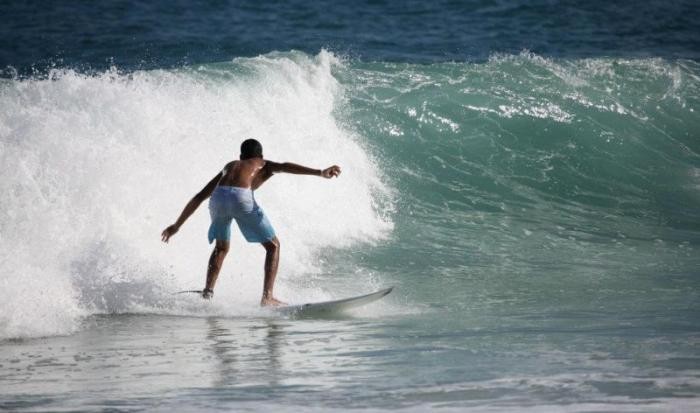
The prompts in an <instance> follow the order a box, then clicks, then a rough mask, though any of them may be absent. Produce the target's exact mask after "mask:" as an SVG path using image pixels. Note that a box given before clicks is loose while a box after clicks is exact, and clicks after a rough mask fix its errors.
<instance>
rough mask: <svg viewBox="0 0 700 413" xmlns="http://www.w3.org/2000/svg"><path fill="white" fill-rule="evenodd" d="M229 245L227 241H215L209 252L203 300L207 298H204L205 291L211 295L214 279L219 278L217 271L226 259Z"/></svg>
mask: <svg viewBox="0 0 700 413" xmlns="http://www.w3.org/2000/svg"><path fill="white" fill-rule="evenodd" d="M229 245H230V243H229V242H228V241H220V240H218V239H217V240H216V245H214V251H212V252H211V257H209V266H208V267H207V285H206V287H204V290H205V294H204V298H209V297H207V296H206V292H207V291H211V292H212V294H213V291H214V285H215V284H216V279H217V278H218V277H219V271H221V266H222V265H223V263H224V258H226V253H228V249H229Z"/></svg>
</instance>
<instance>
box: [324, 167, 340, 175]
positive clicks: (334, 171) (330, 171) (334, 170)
mask: <svg viewBox="0 0 700 413" xmlns="http://www.w3.org/2000/svg"><path fill="white" fill-rule="evenodd" d="M326 171H328V178H333V177H338V176H340V172H341V170H340V167H339V166H338V165H333V166H331V167H329V168H328V169H326Z"/></svg>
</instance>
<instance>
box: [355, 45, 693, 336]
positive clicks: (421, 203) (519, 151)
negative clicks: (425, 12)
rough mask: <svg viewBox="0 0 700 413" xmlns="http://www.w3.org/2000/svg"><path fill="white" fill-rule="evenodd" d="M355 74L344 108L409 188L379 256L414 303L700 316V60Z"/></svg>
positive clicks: (517, 62)
mask: <svg viewBox="0 0 700 413" xmlns="http://www.w3.org/2000/svg"><path fill="white" fill-rule="evenodd" d="M348 72H349V73H348V74H347V82H349V83H352V84H353V85H354V90H353V93H352V98H351V99H350V104H349V107H350V108H351V109H350V112H351V113H350V114H349V115H348V116H349V118H351V119H352V121H353V125H354V127H355V128H356V130H358V131H359V133H360V134H361V135H362V136H366V137H368V141H369V142H371V144H372V145H374V147H375V149H376V151H377V154H378V156H379V157H380V158H382V159H384V160H385V161H386V162H385V169H386V170H387V171H391V174H390V181H391V184H392V186H393V187H394V188H395V189H396V190H397V193H398V194H400V195H399V198H398V200H397V210H398V211H399V213H398V214H397V215H396V217H395V224H396V231H395V233H394V237H395V239H396V240H397V241H398V242H397V243H396V244H395V245H394V247H392V248H390V249H389V250H388V251H387V253H386V255H380V256H376V255H375V256H374V260H375V262H376V264H377V266H378V267H379V268H383V269H384V271H387V272H390V273H391V272H393V273H395V274H397V276H396V280H397V282H399V283H406V284H408V285H407V287H408V288H405V289H404V290H405V291H407V294H409V295H411V296H413V299H414V300H415V301H416V302H421V303H430V304H431V305H435V306H437V307H439V308H446V309H447V310H449V311H454V312H455V316H456V317H458V315H459V314H464V310H465V309H468V310H470V313H471V314H473V313H475V312H478V313H481V312H486V313H488V314H492V312H495V313H496V314H503V313H504V312H508V313H510V314H522V313H528V312H532V313H534V314H539V315H542V314H546V315H547V316H548V317H555V314H552V313H549V311H553V309H558V310H561V311H569V310H571V311H578V312H580V311H605V312H609V314H618V312H621V313H622V314H631V312H634V311H652V312H653V311H656V310H661V309H666V310H669V311H671V310H672V309H673V310H677V311H679V312H681V313H682V314H684V316H683V317H685V319H687V317H689V320H687V321H688V322H691V323H692V324H693V325H695V326H697V325H698V320H697V317H696V316H692V315H689V314H691V313H692V311H691V310H697V304H696V303H697V302H698V300H697V298H698V297H697V295H698V294H697V291H698V287H699V286H700V284H699V283H700V272H699V271H698V268H700V266H699V265H698V264H700V258H699V257H700V256H699V255H698V253H697V247H698V242H699V241H700V207H699V206H700V202H699V201H700V192H699V190H700V157H699V155H700V140H698V131H700V116H699V114H698V108H699V105H698V103H699V102H698V98H699V97H700V93H699V92H700V90H699V88H700V82H699V80H700V77H699V74H700V67H699V66H698V64H697V63H695V62H693V61H684V60H677V61H668V60H663V59H632V60H625V59H606V58H596V59H574V60H570V59H547V58H543V57H540V56H537V55H534V54H531V53H522V54H520V55H495V56H492V57H491V58H490V59H489V61H488V62H485V63H483V64H471V63H440V64H432V65H411V64H386V63H368V64H358V65H356V66H354V67H353V68H352V69H351V70H349V71H348ZM396 255H402V256H405V257H411V258H410V259H409V260H408V262H409V263H410V265H407V261H401V260H399V261H397V260H393V259H391V257H392V256H396ZM406 272H409V273H411V274H412V275H413V276H412V277H404V276H403V275H402V276H399V274H405V273H406ZM426 294H427V295H426ZM475 309H477V310H478V311H474V310H475Z"/></svg>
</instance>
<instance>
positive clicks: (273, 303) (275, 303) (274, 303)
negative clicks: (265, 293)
mask: <svg viewBox="0 0 700 413" xmlns="http://www.w3.org/2000/svg"><path fill="white" fill-rule="evenodd" d="M281 305H287V303H284V302H282V301H280V300H278V299H276V298H275V297H269V298H266V297H263V298H262V299H261V300H260V306H261V307H279V306H281Z"/></svg>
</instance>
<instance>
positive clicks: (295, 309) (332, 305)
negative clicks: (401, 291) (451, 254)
mask: <svg viewBox="0 0 700 413" xmlns="http://www.w3.org/2000/svg"><path fill="white" fill-rule="evenodd" d="M393 289H394V287H389V288H385V289H383V290H379V291H376V292H373V293H369V294H364V295H358V296H357V297H350V298H343V299H340V300H333V301H322V302H318V303H306V304H295V305H286V306H283V307H275V308H274V310H275V311H277V312H280V313H283V314H285V315H314V314H319V315H321V314H334V313H342V312H344V311H346V310H349V309H351V308H357V307H361V306H363V305H367V304H369V303H373V302H375V301H377V300H379V299H380V298H382V297H385V296H386V295H387V294H389V293H390V292H391V290H393Z"/></svg>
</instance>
